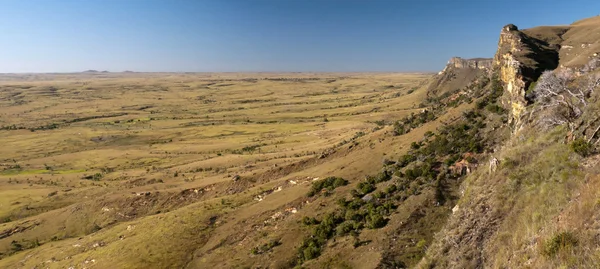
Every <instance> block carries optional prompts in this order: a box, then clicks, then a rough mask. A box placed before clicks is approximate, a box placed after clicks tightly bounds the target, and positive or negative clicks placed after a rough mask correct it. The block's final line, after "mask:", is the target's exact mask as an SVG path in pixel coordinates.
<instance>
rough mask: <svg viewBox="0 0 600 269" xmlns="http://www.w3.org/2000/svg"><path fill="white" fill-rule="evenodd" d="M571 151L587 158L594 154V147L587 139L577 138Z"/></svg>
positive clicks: (572, 143)
mask: <svg viewBox="0 0 600 269" xmlns="http://www.w3.org/2000/svg"><path fill="white" fill-rule="evenodd" d="M571 150H573V151H574V152H575V153H577V154H579V155H581V156H582V157H587V156H590V155H591V154H592V153H593V151H594V147H593V145H592V144H591V143H589V142H587V141H585V139H583V138H577V139H575V140H574V141H573V142H571Z"/></svg>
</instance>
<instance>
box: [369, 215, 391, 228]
mask: <svg viewBox="0 0 600 269" xmlns="http://www.w3.org/2000/svg"><path fill="white" fill-rule="evenodd" d="M386 224H387V220H386V219H385V218H384V217H383V216H382V215H380V214H379V213H376V212H372V213H371V214H369V215H368V216H367V227H369V228H370V229H378V228H381V227H383V226H385V225H386Z"/></svg>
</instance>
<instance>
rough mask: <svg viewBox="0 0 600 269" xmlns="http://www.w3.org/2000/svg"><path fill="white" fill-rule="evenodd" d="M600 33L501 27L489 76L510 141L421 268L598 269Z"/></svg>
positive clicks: (492, 156) (594, 21)
mask: <svg viewBox="0 0 600 269" xmlns="http://www.w3.org/2000/svg"><path fill="white" fill-rule="evenodd" d="M599 28H600V17H594V18H589V19H585V20H582V21H579V22H575V23H573V24H572V25H569V26H544V27H536V28H532V29H525V30H519V29H518V27H517V26H515V25H512V24H509V25H507V26H505V27H503V28H502V30H501V33H500V38H499V43H498V50H497V53H496V55H495V56H494V59H493V66H492V70H491V77H492V78H491V79H492V80H498V82H499V83H500V84H501V86H502V88H503V94H502V104H503V106H504V107H505V108H506V109H507V112H508V115H507V116H508V118H507V127H509V128H510V130H511V133H512V135H511V136H510V137H508V138H507V139H506V140H505V141H504V142H502V143H500V144H499V145H498V147H496V148H495V150H490V151H489V154H488V155H487V157H486V158H487V160H486V161H485V162H483V163H484V164H485V168H483V169H481V168H480V169H478V170H477V171H475V172H474V173H472V174H471V175H469V176H467V178H466V179H465V181H464V182H463V184H462V186H461V197H460V199H458V201H457V205H456V207H454V209H453V214H452V216H451V217H450V218H449V220H448V222H447V224H446V225H445V226H444V228H443V229H442V230H441V231H440V232H439V233H438V234H437V235H436V238H435V240H434V242H433V243H432V244H431V245H430V247H429V248H428V250H427V254H426V256H425V257H424V258H423V259H422V260H421V262H420V263H419V265H418V267H419V268H599V266H600V263H599V262H598V261H600V259H599V258H600V241H599V240H598V238H600V232H599V231H600V221H599V220H600V206H599V205H600V204H599V203H598V197H600V191H599V188H598V187H599V186H600V170H598V168H596V167H598V164H599V163H600V159H599V158H598V157H597V156H596V155H595V154H596V152H597V151H596V149H595V147H596V145H597V144H598V143H600V142H598V140H599V139H598V138H597V135H598V134H597V133H598V130H599V129H600V127H598V126H599V124H598V122H599V121H600V117H598V115H600V113H599V112H600V109H599V107H600V101H599V100H600V94H598V89H599V88H598V86H600V75H599V73H600V72H599V70H600V69H598V62H599V61H600V60H598V54H599V53H598V51H597V50H598V49H599V48H600V33H599V31H597V29H599ZM548 70H549V71H552V72H550V73H544V72H545V71H548ZM543 73H544V74H545V75H544V76H542V74H543ZM540 85H541V86H540ZM484 159H485V158H484Z"/></svg>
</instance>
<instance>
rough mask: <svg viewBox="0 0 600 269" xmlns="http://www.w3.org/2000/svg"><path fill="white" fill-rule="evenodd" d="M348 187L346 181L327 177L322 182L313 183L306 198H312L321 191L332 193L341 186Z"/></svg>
mask: <svg viewBox="0 0 600 269" xmlns="http://www.w3.org/2000/svg"><path fill="white" fill-rule="evenodd" d="M345 185H348V180H345V179H343V178H339V177H328V178H325V179H323V180H318V181H315V182H313V184H312V188H311V190H310V191H309V192H308V197H312V196H314V195H315V194H317V193H319V192H321V191H322V190H323V189H327V190H328V191H332V190H333V189H335V188H337V187H341V186H345Z"/></svg>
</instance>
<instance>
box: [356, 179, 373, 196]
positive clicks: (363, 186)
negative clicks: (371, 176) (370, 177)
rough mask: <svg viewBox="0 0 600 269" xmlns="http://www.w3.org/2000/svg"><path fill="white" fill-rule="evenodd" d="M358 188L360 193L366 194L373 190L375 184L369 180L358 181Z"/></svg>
mask: <svg viewBox="0 0 600 269" xmlns="http://www.w3.org/2000/svg"><path fill="white" fill-rule="evenodd" d="M358 189H359V190H360V191H361V192H362V194H363V195H364V194H367V193H370V192H372V191H374V190H375V186H373V184H371V183H369V182H360V183H358Z"/></svg>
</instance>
